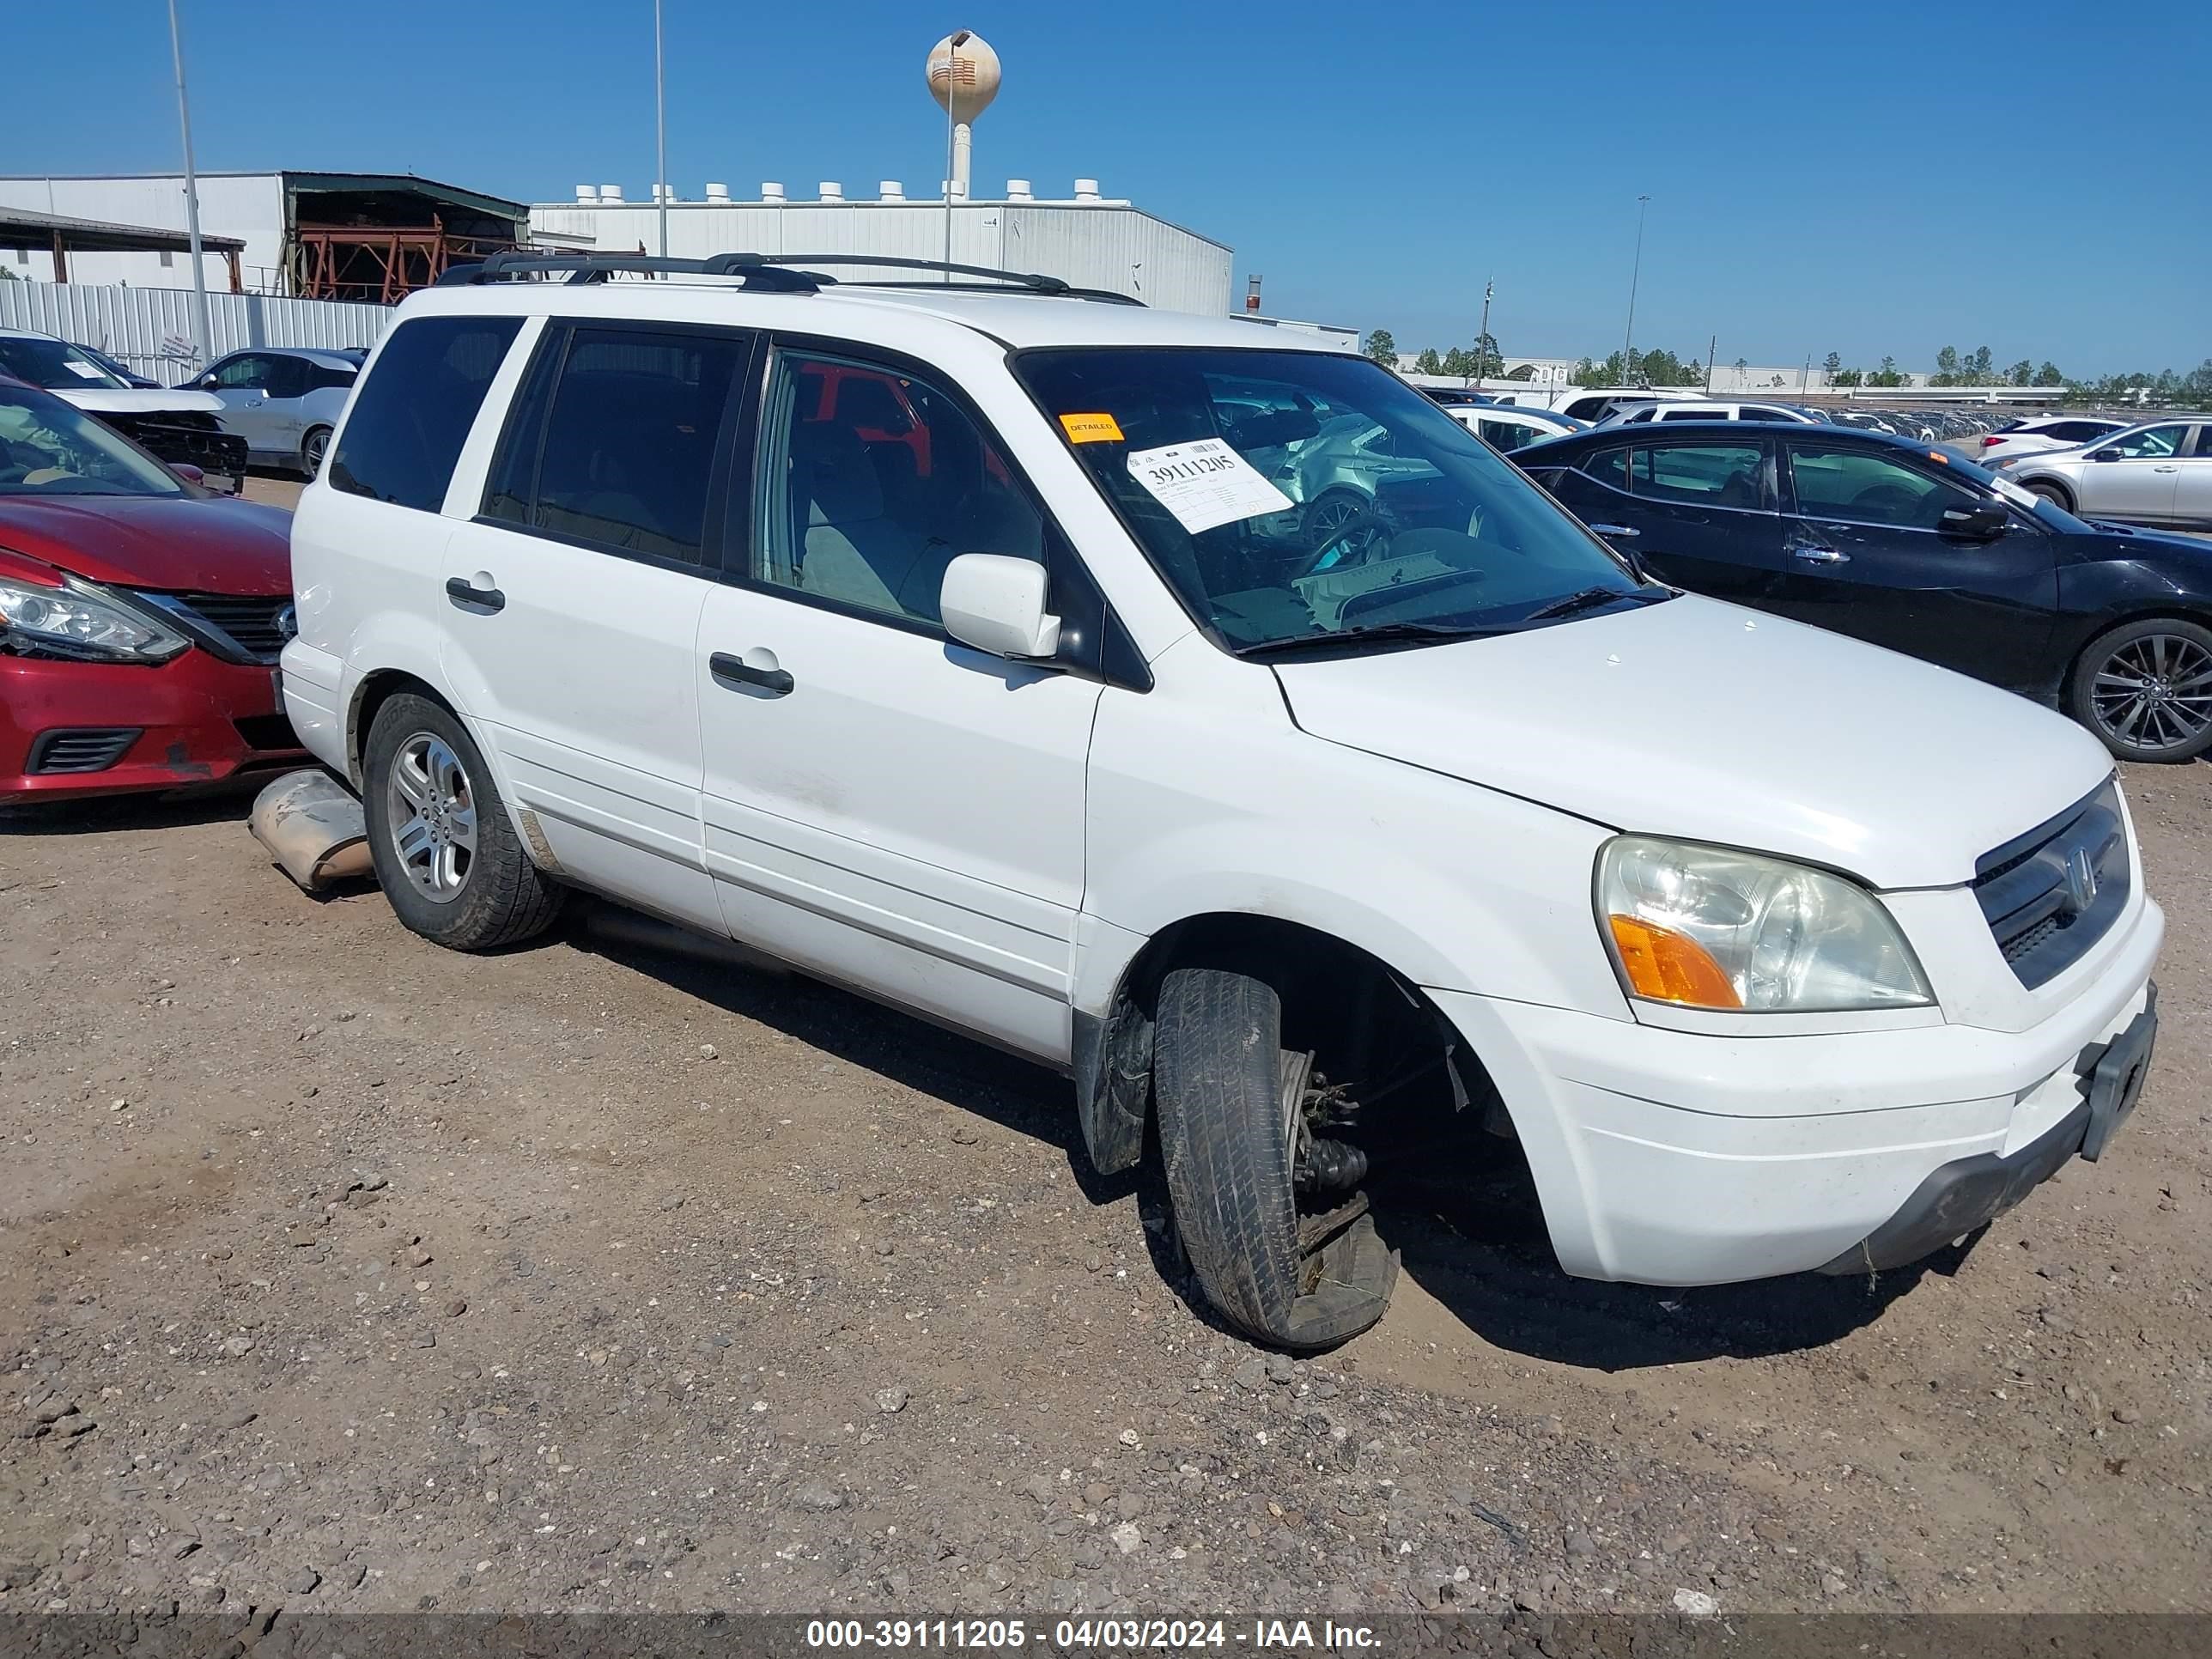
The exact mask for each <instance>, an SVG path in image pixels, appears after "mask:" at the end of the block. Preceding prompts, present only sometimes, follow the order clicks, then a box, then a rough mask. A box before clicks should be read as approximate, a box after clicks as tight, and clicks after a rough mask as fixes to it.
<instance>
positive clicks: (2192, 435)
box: [1997, 415, 2212, 530]
mask: <svg viewBox="0 0 2212 1659" xmlns="http://www.w3.org/2000/svg"><path fill="white" fill-rule="evenodd" d="M1997 471H1998V475H1999V476H2000V477H2005V478H2009V479H2011V480H2012V482H2013V483H2016V484H2020V485H2021V486H2022V487H2024V488H2026V489H2032V490H2033V491H2034V492H2035V493H2036V494H2037V495H2040V496H2042V497H2043V498H2044V499H2045V500H2046V501H2056V502H2057V504H2058V505H2059V506H2061V507H2064V508H2065V509H2066V510H2067V511H2068V512H2069V513H2076V514H2078V515H2079V516H2081V517H2082V518H2084V519H2110V520H2115V521H2117V522H2118V523H2121V524H2137V525H2148V526H2154V527H2155V528H2159V529H2165V530H2212V415H2179V416H2167V417H2166V418H2165V419H2163V420H2158V421H2153V422H2148V423H2147V424H2145V425H2142V426H2135V427H2128V428H2124V429H2122V430H2121V431H2118V432H2116V433H2113V434H2112V435H2110V436H2108V437H2106V438H2103V439H2100V440H2098V441H2095V442H2093V443H2091V444H2086V445H2083V446H2082V447H2079V448H2076V449H2051V450H2045V451H2043V452H2041V453H2035V454H2027V455H2022V456H2021V457H2019V458H2018V459H2012V460H2005V461H2001V462H1999V463H1998V466H1997Z"/></svg>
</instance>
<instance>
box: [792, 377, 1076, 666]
mask: <svg viewBox="0 0 2212 1659" xmlns="http://www.w3.org/2000/svg"><path fill="white" fill-rule="evenodd" d="M758 477H759V479H760V488H759V490H758V508H757V511H758V513H759V518H758V522H757V527H756V532H755V534H754V536H753V538H752V541H753V553H752V568H751V574H752V576H753V579H754V580H757V581H762V582H766V583H769V584H770V585H772V586H777V587H781V588H787V589H790V590H791V591H793V592H799V593H804V594H807V595H809V596H811V597H812V598H815V599H822V600H824V601H827V602H829V604H831V605H840V606H849V607H851V608H852V609H854V610H855V611H863V612H867V613H871V614H873V615H877V616H881V617H886V618H891V619H896V620H897V621H900V622H905V623H915V624H920V625H922V626H927V627H935V626H936V625H937V624H938V623H939V612H938V595H939V590H940V589H941V588H942V586H944V580H945V566H947V565H948V564H950V563H951V562H952V561H953V559H954V558H956V557H957V556H959V555H961V554H963V553H1002V554H1008V555H1012V556H1014V557H1017V558H1024V559H1038V560H1042V559H1043V558H1044V556H1045V524H1044V520H1043V517H1042V514H1041V513H1039V512H1038V510H1037V508H1036V506H1035V504H1034V503H1032V502H1031V501H1030V498H1029V496H1028V495H1025V494H1024V492H1023V491H1022V489H1020V487H1019V486H1018V484H1017V483H1015V481H1014V477H1013V473H1012V469H1010V468H1009V467H1008V466H1007V465H1006V460H1005V458H1004V457H1002V456H1001V455H1000V453H999V451H998V449H997V447H995V446H994V444H993V443H992V441H991V440H990V438H989V436H988V435H987V434H986V433H985V432H984V431H983V430H982V429H981V428H980V427H978V426H977V425H976V423H975V421H974V420H972V419H971V418H970V417H969V415H968V413H967V411H966V410H964V409H963V408H962V407H961V406H960V405H959V404H957V403H955V402H954V401H953V400H952V398H951V396H950V395H948V394H947V393H946V392H944V391H942V390H941V389H939V387H937V386H933V385H931V384H930V383H929V382H928V381H927V380H920V379H917V378H915V377H914V376H912V375H909V374H903V373H901V372H898V371H896V370H893V369H890V368H881V367H878V366H875V365H872V364H867V363H861V362H850V361H848V360H845V359H842V358H836V357H829V356H814V355H811V354H809V353H803V352H796V351H785V352H780V353H779V354H778V355H777V358H776V368H775V375H774V378H773V380H771V382H770V385H769V398H768V404H767V410H766V413H765V415H764V416H763V421H762V423H761V454H760V461H759V469H758Z"/></svg>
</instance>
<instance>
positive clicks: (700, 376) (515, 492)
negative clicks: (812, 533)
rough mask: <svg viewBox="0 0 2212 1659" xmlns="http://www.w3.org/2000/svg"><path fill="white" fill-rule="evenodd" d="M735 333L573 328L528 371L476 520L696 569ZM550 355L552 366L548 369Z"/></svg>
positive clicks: (742, 342) (746, 342)
mask: <svg viewBox="0 0 2212 1659" xmlns="http://www.w3.org/2000/svg"><path fill="white" fill-rule="evenodd" d="M751 351H752V337H751V336H750V335H746V334H740V333H737V332H733V331H732V332H725V331H714V332H711V333H709V332H705V331H701V332H696V333H695V332H684V333H676V332H670V331H656V330H650V329H623V328H577V329H574V330H572V331H569V332H568V336H567V338H566V341H565V350H563V349H562V342H559V341H551V342H549V344H548V350H547V353H546V355H545V356H542V357H541V358H540V359H539V361H538V365H537V366H536V367H535V368H533V369H532V372H531V374H530V377H529V382H528V385H527V386H526V389H525V391H524V393H523V395H522V398H521V399H520V402H519V404H518V405H517V408H518V411H519V412H518V414H517V416H516V418H515V419H514V420H513V422H510V423H509V425H508V428H507V436H506V439H505V441H503V443H502V444H501V450H500V453H499V456H498V459H496V460H495V461H494V463H493V465H492V473H491V478H490V481H489V487H488V488H487V489H486V492H485V496H484V507H483V511H484V516H485V517H487V518H492V519H500V520H506V521H507V522H508V523H511V524H516V525H520V526H524V527H526V528H528V529H532V530H538V531H544V532H546V533H548V534H550V535H553V536H556V537H559V538H562V539H563V540H568V541H578V542H584V543H587V544H591V545H592V546H594V547H603V548H606V549H608V550H612V551H618V552H623V553H632V554H639V555H642V556H646V557H647V558H650V559H653V560H656V561H667V562H674V563H677V564H682V565H688V566H696V565H700V564H702V562H704V544H705V533H706V523H707V498H708V490H709V489H710V487H711V485H712V483H713V480H714V460H715V454H716V451H717V449H718V447H719V446H720V441H721V432H722V422H723V417H724V412H725V410H726V409H727V407H728V405H729V402H730V388H731V386H732V385H733V384H735V383H736V381H737V380H738V376H739V375H740V374H741V373H742V372H743V370H744V365H745V363H746V361H747V360H748V358H749V357H750V355H751ZM556 358H557V367H555V366H554V365H555V362H556Z"/></svg>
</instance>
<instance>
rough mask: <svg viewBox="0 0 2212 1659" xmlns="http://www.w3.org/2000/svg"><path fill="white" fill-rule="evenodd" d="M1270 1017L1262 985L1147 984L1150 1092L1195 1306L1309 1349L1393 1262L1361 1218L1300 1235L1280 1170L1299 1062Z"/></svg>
mask: <svg viewBox="0 0 2212 1659" xmlns="http://www.w3.org/2000/svg"><path fill="white" fill-rule="evenodd" d="M1282 1023H1283V1015H1282V1002H1281V999H1280V998H1279V997H1278V996H1277V995H1276V994H1275V991H1274V989H1273V987H1271V986H1268V985H1267V984H1265V983H1263V982H1261V981H1259V980H1256V979H1254V978H1251V977H1250V976H1249V975H1243V974H1238V973H1231V972H1229V971H1226V970H1225V969H1212V968H1187V969H1176V971H1175V972H1173V973H1170V974H1169V975H1167V976H1166V977H1165V978H1164V980H1163V981H1161V984H1160V993H1159V1006H1158V1018H1157V1021H1156V1024H1155V1029H1154V1032H1153V1048H1152V1086H1153V1091H1154V1097H1155V1100H1156V1103H1157V1105H1158V1115H1159V1130H1160V1151H1161V1154H1162V1158H1163V1160H1164V1164H1165V1165H1166V1175H1167V1185H1168V1196H1169V1198H1170V1201H1171V1202H1172V1204H1173V1206H1174V1209H1175V1221H1176V1231H1177V1233H1178V1234H1179V1235H1180V1237H1181V1238H1182V1247H1183V1251H1184V1254H1185V1255H1188V1257H1189V1259H1190V1264H1191V1267H1192V1270H1193V1271H1194V1273H1196V1274H1197V1277H1198V1282H1199V1284H1200V1287H1201V1288H1202V1289H1203V1290H1204V1291H1205V1292H1206V1300H1207V1301H1209V1302H1210V1303H1212V1304H1213V1306H1214V1307H1215V1308H1216V1309H1218V1310H1219V1311H1220V1313H1221V1315H1222V1316H1223V1317H1224V1318H1225V1319H1227V1320H1228V1321H1229V1322H1230V1323H1231V1324H1233V1325H1235V1326H1236V1327H1237V1328H1238V1329H1239V1330H1242V1331H1243V1332H1244V1333H1246V1334H1248V1335H1250V1336H1252V1337H1255V1338H1257V1339H1258V1340H1261V1341H1263V1342H1267V1343H1272V1344H1274V1345H1276V1346H1280V1347H1285V1348H1291V1349H1297V1350H1303V1351H1311V1350H1314V1349H1317V1348H1326V1347H1331V1346H1334V1345H1335V1344H1337V1343H1339V1342H1342V1341H1345V1340H1347V1339H1348V1338H1351V1337H1353V1336H1356V1335H1358V1334H1359V1333H1360V1332H1361V1331H1364V1330H1365V1329H1366V1328H1368V1327H1369V1326H1370V1325H1372V1324H1373V1323H1374V1322H1376V1320H1378V1319H1380V1318H1381V1317H1382V1316H1383V1310H1384V1309H1385V1308H1386V1307H1388V1306H1389V1300H1390V1292H1391V1290H1392V1289H1393V1288H1394V1287H1395V1285H1396V1282H1397V1276H1398V1260H1397V1257H1396V1255H1394V1254H1393V1253H1392V1252H1391V1251H1390V1250H1389V1249H1386V1248H1385V1247H1384V1245H1383V1241H1382V1239H1381V1238H1380V1237H1378V1236H1377V1235H1376V1231H1375V1227H1374V1223H1373V1222H1372V1220H1371V1219H1370V1218H1368V1217H1367V1216H1366V1215H1365V1214H1364V1213H1355V1218H1353V1219H1352V1220H1351V1221H1350V1222H1349V1224H1348V1225H1342V1226H1340V1227H1336V1228H1334V1230H1330V1231H1326V1233H1325V1236H1316V1234H1317V1233H1319V1232H1321V1231H1322V1229H1319V1228H1316V1224H1315V1222H1314V1221H1313V1220H1311V1219H1310V1220H1309V1221H1308V1223H1307V1226H1308V1233H1309V1236H1308V1238H1307V1239H1306V1240H1305V1241H1304V1242H1302V1241H1301V1237H1300V1218H1299V1215H1298V1208H1297V1191H1296V1188H1295V1184H1294V1176H1293V1164H1294V1158H1295V1157H1296V1146H1297V1135H1298V1133H1299V1129H1300V1123H1301V1119H1300V1115H1299V1114H1300V1103H1301V1100H1302V1098H1303V1095H1304V1077H1305V1074H1306V1067H1305V1065H1304V1061H1305V1060H1307V1058H1308V1057H1307V1056H1304V1055H1288V1054H1285V1050H1284V1048H1283V1047H1282ZM1285 1079H1292V1081H1291V1085H1290V1086H1289V1087H1287V1088H1286V1084H1285ZM1350 1207H1351V1206H1346V1208H1350Z"/></svg>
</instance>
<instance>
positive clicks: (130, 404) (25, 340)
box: [0, 328, 222, 419]
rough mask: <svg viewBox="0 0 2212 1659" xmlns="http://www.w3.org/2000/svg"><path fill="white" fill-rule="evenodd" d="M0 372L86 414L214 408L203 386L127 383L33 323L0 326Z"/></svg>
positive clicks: (195, 411) (168, 412)
mask: <svg viewBox="0 0 2212 1659" xmlns="http://www.w3.org/2000/svg"><path fill="white" fill-rule="evenodd" d="M0 374H12V375H14V376H15V378H16V379H17V380H22V381H24V382H26V383H27V384H29V385H31V386H40V387H43V388H45V389H46V391H48V392H52V393H53V394H54V396H56V397H57V398H60V399H61V400H62V401H63V402H64V403H68V404H75V405H76V407H77V408H79V409H81V410H83V411H84V412H85V413H86V414H88V415H97V416H101V417H102V418H103V419H104V418H106V417H107V416H116V415H120V416H143V415H173V414H179V413H191V414H219V412H220V411H221V410H222V404H220V403H218V402H217V401H216V399H215V398H211V397H210V396H208V395H207V393H205V392H193V391H187V390H185V389H183V388H180V387H176V386H133V385H132V384H131V382H130V381H129V380H125V379H124V378H123V376H122V375H120V374H117V373H116V372H115V371H114V370H113V369H112V368H110V367H109V366H108V365H107V364H106V362H103V361H101V360H100V358H97V357H95V356H93V354H92V353H91V352H89V351H87V350H86V349H84V348H83V347H82V346H81V345H76V344H74V343H71V342H70V341H68V340H64V339H63V338H62V337H61V336H59V335H58V334H43V333H40V331H38V330H37V329H34V328H0Z"/></svg>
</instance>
